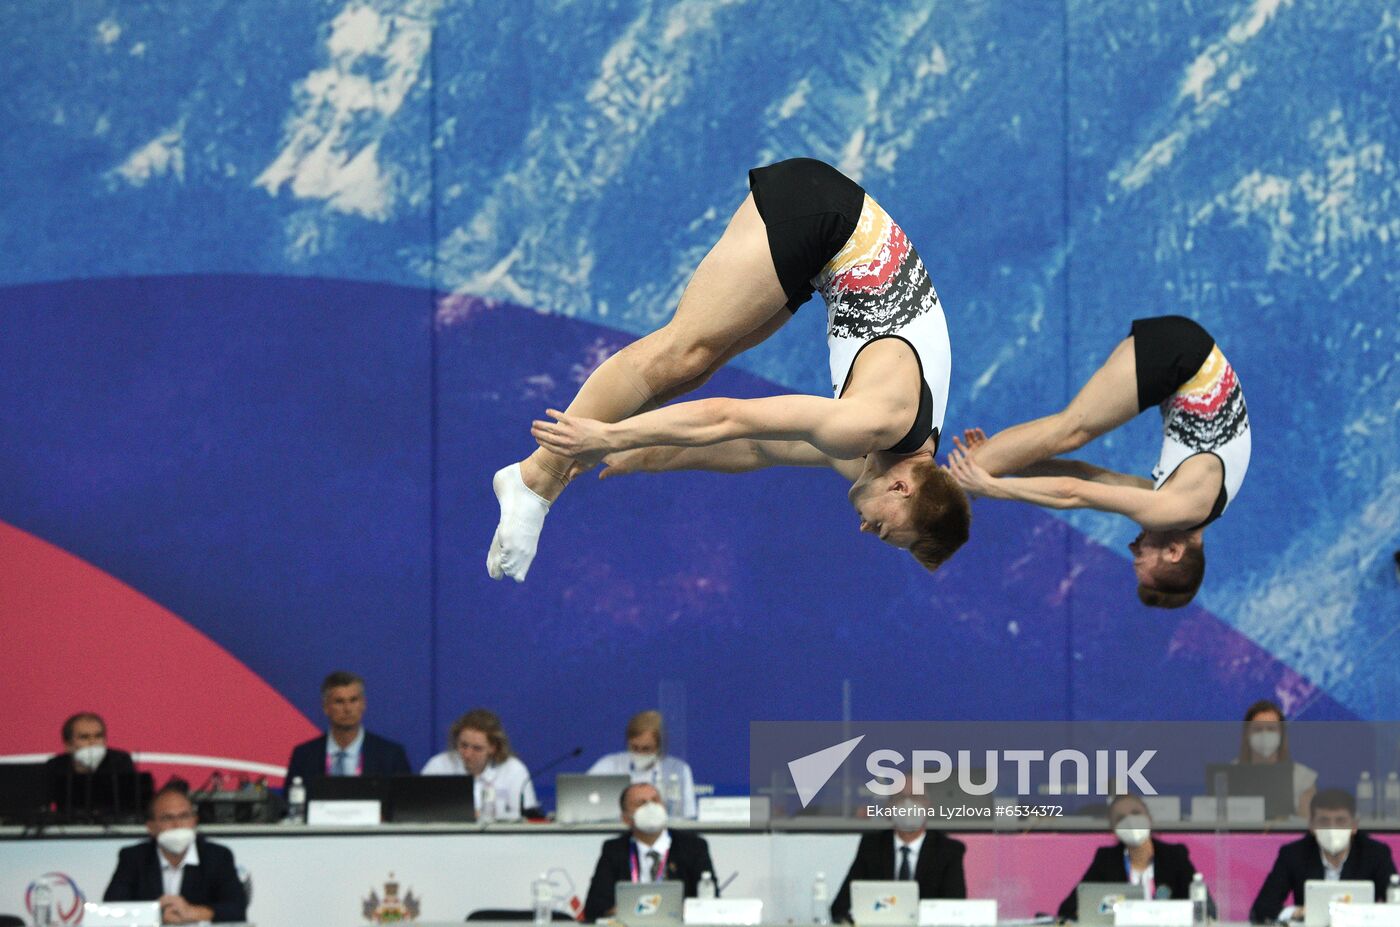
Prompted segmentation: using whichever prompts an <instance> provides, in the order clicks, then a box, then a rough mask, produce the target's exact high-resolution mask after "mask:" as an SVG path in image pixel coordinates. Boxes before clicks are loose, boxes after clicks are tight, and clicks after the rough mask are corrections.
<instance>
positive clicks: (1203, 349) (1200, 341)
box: [1128, 315, 1215, 412]
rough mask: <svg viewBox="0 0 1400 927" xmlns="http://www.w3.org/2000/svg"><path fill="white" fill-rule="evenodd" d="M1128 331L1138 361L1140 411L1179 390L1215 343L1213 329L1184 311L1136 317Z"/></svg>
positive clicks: (1208, 355)
mask: <svg viewBox="0 0 1400 927" xmlns="http://www.w3.org/2000/svg"><path fill="white" fill-rule="evenodd" d="M1128 333H1129V334H1130V335H1132V336H1133V358H1134V360H1135V361H1136V362H1137V392H1138V411H1139V412H1142V411H1144V410H1146V409H1149V408H1151V407H1152V406H1156V405H1161V404H1162V403H1163V402H1164V401H1165V400H1166V399H1167V398H1168V397H1170V396H1171V395H1172V394H1173V393H1175V392H1176V391H1177V390H1179V389H1180V388H1181V386H1182V384H1183V383H1185V382H1186V381H1187V380H1190V379H1191V378H1192V377H1194V376H1195V375H1196V372H1197V371H1198V370H1200V369H1201V365H1202V364H1204V363H1205V362H1206V358H1207V357H1210V352H1211V350H1212V349H1213V348H1214V347H1215V339H1214V338H1212V337H1211V336H1210V332H1208V331H1206V330H1205V329H1204V328H1202V327H1201V326H1200V325H1199V324H1197V323H1196V322H1193V321H1192V320H1191V319H1188V318H1186V317H1185V316H1181V315H1163V316H1157V317H1156V318H1151V319H1135V320H1134V321H1133V326H1132V328H1131V329H1130V330H1129V332H1128Z"/></svg>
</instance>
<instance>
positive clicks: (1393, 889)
mask: <svg viewBox="0 0 1400 927" xmlns="http://www.w3.org/2000/svg"><path fill="white" fill-rule="evenodd" d="M1392 775H1394V773H1392ZM1385 903H1386V904H1400V875H1393V876H1391V877H1390V885H1389V886H1387V887H1386V890H1385Z"/></svg>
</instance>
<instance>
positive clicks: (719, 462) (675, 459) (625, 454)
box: [598, 438, 862, 480]
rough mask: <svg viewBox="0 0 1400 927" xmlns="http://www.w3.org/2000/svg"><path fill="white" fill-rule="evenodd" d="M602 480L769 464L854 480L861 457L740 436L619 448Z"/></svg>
mask: <svg viewBox="0 0 1400 927" xmlns="http://www.w3.org/2000/svg"><path fill="white" fill-rule="evenodd" d="M603 464H604V468H603V470H602V472H600V473H599V474H598V478H599V479H604V480H606V479H611V478H613V477H617V476H625V475H627V474H629V473H666V472H671V471H674V470H706V471H710V472H713V473H748V472H750V471H752V470H763V469H766V468H768V467H830V468H831V469H833V470H836V471H837V472H838V473H840V474H841V475H842V476H845V477H847V478H848V479H851V480H854V479H855V478H856V477H857V476H858V475H860V471H861V468H862V462H861V461H860V460H859V459H855V460H841V459H840V458H836V457H828V456H827V455H826V454H823V453H822V452H821V451H819V450H817V449H816V448H815V447H813V446H812V445H810V444H808V443H807V442H806V441H762V440H758V439H755V438H739V439H736V440H733V441H724V442H721V443H720V444H711V445H709V446H707V447H674V446H654V447H639V448H634V449H632V450H630V451H617V452H616V453H612V454H609V455H608V456H607V457H605V458H604V459H603Z"/></svg>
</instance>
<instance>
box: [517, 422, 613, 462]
mask: <svg viewBox="0 0 1400 927" xmlns="http://www.w3.org/2000/svg"><path fill="white" fill-rule="evenodd" d="M544 414H545V415H548V416H549V417H551V418H553V419H555V421H552V422H546V421H541V420H539V419H536V420H535V421H534V422H533V423H531V425H530V434H531V435H533V436H534V438H535V441H536V442H537V443H538V444H539V446H540V447H542V448H544V449H545V450H547V451H549V452H551V453H554V454H558V455H559V456H561V457H572V458H573V459H574V460H577V461H579V462H580V463H583V464H585V465H587V466H592V465H593V464H595V463H597V462H598V461H599V460H601V459H602V458H603V456H604V455H605V454H607V453H608V452H609V451H613V450H616V448H614V447H613V446H612V445H611V444H610V443H609V440H608V438H609V430H610V428H611V426H609V425H608V424H607V423H606V422H600V421H597V420H596V419H591V418H580V417H578V416H574V415H567V414H565V413H563V412H560V411H559V410H557V409H546V410H545V413H544Z"/></svg>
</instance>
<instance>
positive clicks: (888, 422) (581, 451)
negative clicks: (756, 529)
mask: <svg viewBox="0 0 1400 927" xmlns="http://www.w3.org/2000/svg"><path fill="white" fill-rule="evenodd" d="M896 412H897V410H896ZM547 414H548V415H549V416H551V417H552V418H554V419H555V421H553V422H548V421H536V422H535V423H534V424H533V425H532V426H531V429H530V433H531V434H532V435H534V437H535V440H536V441H538V442H539V444H540V447H543V448H545V449H546V450H548V451H551V452H553V453H557V454H564V455H567V456H569V457H573V458H578V457H585V456H587V455H590V454H610V453H613V452H615V451H625V450H631V449H632V448H639V447H651V446H654V445H674V446H678V447H705V446H708V445H713V444H720V443H722V442H725V441H733V440H735V439H739V438H758V439H767V440H797V441H805V442H807V443H808V444H811V445H812V446H813V447H815V448H816V449H817V450H818V451H820V452H822V453H823V454H825V455H827V456H828V457H836V458H841V459H853V458H856V457H860V456H862V455H864V454H868V453H870V452H871V451H873V450H876V449H878V448H881V447H886V446H888V445H890V444H893V443H894V442H896V441H898V440H899V437H900V436H899V434H898V433H896V432H898V431H899V428H900V425H901V423H900V421H899V417H898V415H897V414H891V410H889V409H885V408H882V407H881V405H880V403H878V402H874V401H870V400H861V399H855V398H847V399H823V398H821V397H818V396H806V395H791V396H769V397H766V398H763V399H698V400H695V401H693V402H681V403H677V404H675V405H671V406H666V407H665V408H663V409H657V410H655V411H654V412H646V413H643V414H641V415H635V416H633V417H632V418H628V419H624V420H623V421H620V422H600V421H595V420H593V419H587V418H579V417H577V416H572V415H568V414H566V413H564V412H559V411H557V410H554V409H550V410H548V412H547Z"/></svg>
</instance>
